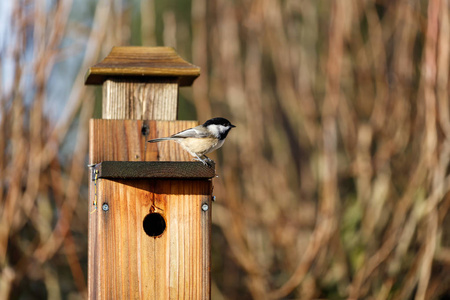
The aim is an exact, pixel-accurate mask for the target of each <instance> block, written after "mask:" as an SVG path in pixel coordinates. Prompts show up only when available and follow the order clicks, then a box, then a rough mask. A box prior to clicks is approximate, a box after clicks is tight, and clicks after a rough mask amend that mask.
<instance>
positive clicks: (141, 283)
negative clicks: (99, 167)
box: [90, 179, 211, 299]
mask: <svg viewBox="0 0 450 300" xmlns="http://www.w3.org/2000/svg"><path fill="white" fill-rule="evenodd" d="M97 186H98V193H97V195H98V209H97V211H96V212H95V213H94V214H95V215H97V218H98V223H97V234H96V236H97V247H96V248H95V251H93V252H95V253H94V255H97V261H98V266H97V265H94V271H93V272H94V274H95V275H94V277H95V276H97V277H96V280H95V283H96V285H97V286H92V287H91V290H92V291H93V292H95V293H94V294H90V295H95V296H94V297H93V298H97V299H178V298H180V297H182V298H185V299H205V295H209V289H210V282H209V278H210V277H209V276H210V270H209V264H210V261H209V249H207V251H206V252H205V249H203V247H204V246H205V245H209V228H208V227H205V224H210V210H208V211H206V212H204V211H202V209H201V205H202V204H203V203H208V205H210V193H211V182H210V181H202V180H192V181H189V180H184V181H183V180H118V181H112V180H107V179H100V180H99V181H98V182H97ZM104 203H107V204H108V206H109V210H108V211H104V210H103V209H102V205H103V204H104ZM152 204H154V206H155V207H156V212H158V213H160V214H161V215H163V217H164V218H165V220H166V226H167V227H166V230H165V232H164V233H163V234H162V235H161V236H160V237H156V238H154V237H150V236H148V235H147V234H146V233H145V232H144V230H143V220H144V218H145V216H147V215H148V214H149V213H150V208H151V207H152ZM96 269H98V271H97V270H96ZM90 272H92V270H90ZM205 272H206V274H205ZM90 274H91V273H90ZM100 276H101V278H100ZM205 280H206V281H205ZM208 297H209V296H208ZM208 297H207V298H208Z"/></svg>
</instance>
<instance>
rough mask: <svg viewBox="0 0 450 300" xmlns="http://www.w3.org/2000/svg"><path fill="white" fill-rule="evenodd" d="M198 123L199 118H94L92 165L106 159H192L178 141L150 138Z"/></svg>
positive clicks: (164, 135) (92, 128) (91, 137)
mask: <svg viewBox="0 0 450 300" xmlns="http://www.w3.org/2000/svg"><path fill="white" fill-rule="evenodd" d="M197 125H198V122H197V121H170V122H168V121H142V120H103V119H91V120H90V123H89V131H90V134H89V138H90V141H89V152H90V156H89V164H98V163H100V162H102V161H192V156H191V155H190V154H189V153H187V152H186V151H185V150H184V149H183V148H181V147H180V145H178V144H177V143H175V142H172V141H165V142H160V143H148V142H147V141H148V140H150V139H154V138H158V137H166V136H170V135H172V134H174V133H177V132H180V131H182V130H185V129H188V128H191V127H194V126H197Z"/></svg>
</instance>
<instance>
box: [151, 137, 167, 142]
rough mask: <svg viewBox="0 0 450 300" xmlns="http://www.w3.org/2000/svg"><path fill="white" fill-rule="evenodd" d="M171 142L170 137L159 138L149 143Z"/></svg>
mask: <svg viewBox="0 0 450 300" xmlns="http://www.w3.org/2000/svg"><path fill="white" fill-rule="evenodd" d="M169 140H171V138H170V137H166V138H157V139H153V140H149V141H148V142H149V143H157V142H162V141H169Z"/></svg>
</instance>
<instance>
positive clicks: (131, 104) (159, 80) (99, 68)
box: [85, 47, 200, 120]
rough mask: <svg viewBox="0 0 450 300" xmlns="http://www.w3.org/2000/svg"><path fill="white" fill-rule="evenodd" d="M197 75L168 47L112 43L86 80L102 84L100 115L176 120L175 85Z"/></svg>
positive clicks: (91, 83)
mask: <svg viewBox="0 0 450 300" xmlns="http://www.w3.org/2000/svg"><path fill="white" fill-rule="evenodd" d="M199 75H200V68H199V67H197V66H194V65H193V64H190V63H188V62H186V61H185V60H184V59H182V58H181V57H180V56H179V55H178V54H177V53H176V51H175V50H174V49H173V48H170V47H113V48H112V50H111V52H110V53H109V54H108V56H107V57H106V58H105V59H103V60H102V61H101V62H100V63H98V64H96V65H94V66H92V67H91V68H89V70H88V71H87V73H86V76H85V83H86V84H87V85H101V84H103V104H102V118H103V119H135V120H176V117H177V110H178V87H179V86H190V85H192V83H193V81H194V80H195V79H196V78H197V77H198V76H199Z"/></svg>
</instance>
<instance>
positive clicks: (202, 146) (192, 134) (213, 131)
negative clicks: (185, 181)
mask: <svg viewBox="0 0 450 300" xmlns="http://www.w3.org/2000/svg"><path fill="white" fill-rule="evenodd" d="M233 127H236V126H234V125H233V124H231V123H230V121H228V120H227V119H225V118H212V119H210V120H208V121H206V122H205V123H204V124H203V125H199V126H196V127H193V128H190V129H186V130H183V131H181V132H178V133H175V134H174V135H171V136H169V137H165V138H158V139H153V140H149V141H148V142H149V143H157V142H162V141H175V142H177V143H178V144H180V145H181V147H183V149H184V150H186V151H187V152H189V154H191V155H192V156H193V157H194V158H196V159H197V160H199V161H201V162H202V163H203V164H204V165H207V166H210V167H211V165H210V164H209V162H211V159H209V158H208V157H207V156H206V154H208V153H210V152H212V151H214V150H216V149H219V148H220V147H222V145H223V142H224V141H225V138H226V137H227V135H228V132H230V130H231V128H233ZM202 157H204V159H203V158H202Z"/></svg>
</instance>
